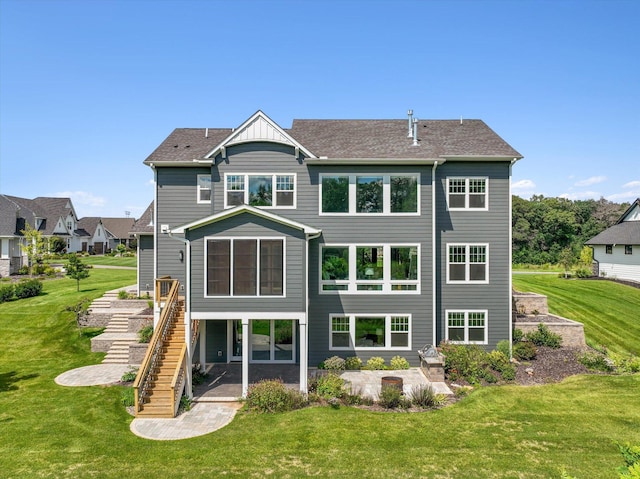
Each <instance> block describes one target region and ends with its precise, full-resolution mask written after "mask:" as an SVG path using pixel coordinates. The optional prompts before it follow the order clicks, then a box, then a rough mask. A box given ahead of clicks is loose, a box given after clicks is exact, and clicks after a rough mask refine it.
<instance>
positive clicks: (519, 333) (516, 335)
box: [512, 328, 524, 343]
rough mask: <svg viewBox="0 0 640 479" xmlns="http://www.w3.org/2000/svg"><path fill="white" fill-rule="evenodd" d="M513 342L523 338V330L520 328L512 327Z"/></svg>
mask: <svg viewBox="0 0 640 479" xmlns="http://www.w3.org/2000/svg"><path fill="white" fill-rule="evenodd" d="M512 337H513V342H514V343H519V342H520V341H522V340H523V339H524V332H523V331H522V329H518V328H516V329H514V330H513V335H512Z"/></svg>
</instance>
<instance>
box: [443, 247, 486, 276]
mask: <svg viewBox="0 0 640 479" xmlns="http://www.w3.org/2000/svg"><path fill="white" fill-rule="evenodd" d="M488 253H489V246H487V245H485V244H481V245H479V244H448V245H447V282H448V283H488V282H489V273H488V264H489V261H488Z"/></svg>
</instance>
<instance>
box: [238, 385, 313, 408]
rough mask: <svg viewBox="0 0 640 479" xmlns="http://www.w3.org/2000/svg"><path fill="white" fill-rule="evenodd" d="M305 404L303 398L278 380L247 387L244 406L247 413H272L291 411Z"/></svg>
mask: <svg viewBox="0 0 640 479" xmlns="http://www.w3.org/2000/svg"><path fill="white" fill-rule="evenodd" d="M305 404H306V400H305V398H304V396H303V395H302V394H301V393H300V392H299V391H295V390H293V389H289V388H287V387H286V386H285V385H284V384H283V382H282V380H280V379H265V380H262V381H260V382H258V383H255V384H252V385H250V386H249V391H248V392H247V399H246V405H247V409H248V410H249V411H255V412H261V413H266V412H269V413H274V412H285V411H293V410H294V409H300V408H302V407H303V406H304V405H305Z"/></svg>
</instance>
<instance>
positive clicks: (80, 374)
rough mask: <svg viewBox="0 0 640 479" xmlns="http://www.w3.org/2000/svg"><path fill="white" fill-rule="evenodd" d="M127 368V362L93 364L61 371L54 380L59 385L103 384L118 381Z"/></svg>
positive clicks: (128, 367)
mask: <svg viewBox="0 0 640 479" xmlns="http://www.w3.org/2000/svg"><path fill="white" fill-rule="evenodd" d="M129 369H131V366H129V365H128V364H94V365H93V366H84V367H81V368H76V369H72V370H71V371H67V372H66V373H62V374H60V375H59V376H58V377H57V378H55V382H56V384H59V385H60V386H104V385H107V384H115V383H117V382H118V381H120V378H121V377H122V375H123V374H124V373H126V372H127V371H128V370H129Z"/></svg>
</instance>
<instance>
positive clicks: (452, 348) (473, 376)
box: [441, 343, 487, 384]
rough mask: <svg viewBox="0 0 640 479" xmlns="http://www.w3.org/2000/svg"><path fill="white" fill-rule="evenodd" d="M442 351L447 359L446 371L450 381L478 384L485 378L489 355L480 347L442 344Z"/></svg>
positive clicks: (445, 363) (445, 361)
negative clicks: (485, 366) (487, 356)
mask: <svg viewBox="0 0 640 479" xmlns="http://www.w3.org/2000/svg"><path fill="white" fill-rule="evenodd" d="M441 350H442V354H444V357H445V360H444V371H445V374H446V375H447V376H448V377H449V379H451V380H452V381H455V380H457V379H460V378H463V379H465V380H467V381H469V382H470V383H471V384H478V383H479V382H480V380H481V379H482V378H483V375H484V373H483V369H484V367H483V366H484V363H485V362H486V359H485V356H486V354H487V353H486V352H485V351H484V350H483V349H482V348H480V347H479V346H478V345H475V344H472V345H465V344H451V343H442V344H441Z"/></svg>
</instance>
